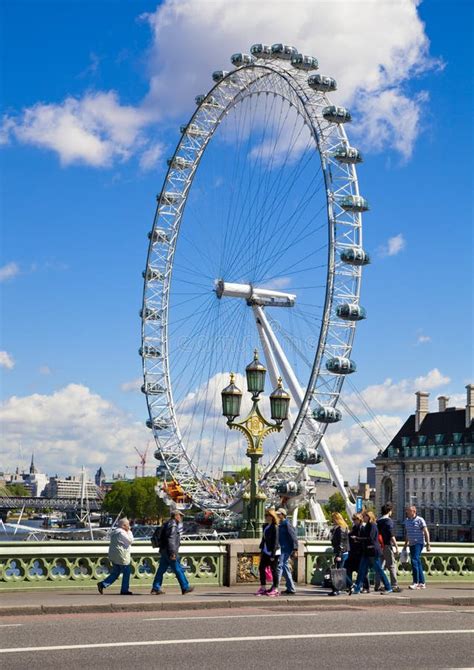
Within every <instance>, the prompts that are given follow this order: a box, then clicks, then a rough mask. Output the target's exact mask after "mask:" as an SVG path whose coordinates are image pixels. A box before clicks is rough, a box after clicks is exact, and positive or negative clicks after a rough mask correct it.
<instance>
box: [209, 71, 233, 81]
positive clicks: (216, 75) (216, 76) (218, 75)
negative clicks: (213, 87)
mask: <svg viewBox="0 0 474 670" xmlns="http://www.w3.org/2000/svg"><path fill="white" fill-rule="evenodd" d="M228 74H229V73H228V71H227V70H216V71H215V72H213V73H212V80H213V81H215V82H216V83H217V82H219V81H222V80H223V79H224V77H227V75H228Z"/></svg>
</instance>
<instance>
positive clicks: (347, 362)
mask: <svg viewBox="0 0 474 670" xmlns="http://www.w3.org/2000/svg"><path fill="white" fill-rule="evenodd" d="M356 369H357V366H356V364H355V363H354V361H351V359H350V358H345V357H344V356H334V358H330V359H329V360H328V361H327V362H326V370H328V371H329V372H334V374H336V375H350V374H351V373H352V372H355V371H356Z"/></svg>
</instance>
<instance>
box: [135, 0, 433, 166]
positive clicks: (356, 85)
mask: <svg viewBox="0 0 474 670" xmlns="http://www.w3.org/2000/svg"><path fill="white" fill-rule="evenodd" d="M418 4H419V0H399V1H398V2H374V1H364V2H362V1H357V2H347V1H346V0H333V2H331V3H329V2H323V1H321V0H313V1H312V2H298V3H293V4H292V6H291V9H290V8H289V5H288V2H286V0H272V1H271V2H270V0H262V1H261V2H258V3H255V2H252V3H249V2H239V3H230V2H227V1H226V0H214V1H213V2H206V3H203V2H201V1H200V0H167V1H166V2H164V3H162V4H161V5H159V6H158V8H157V9H156V11H155V12H154V13H150V14H146V15H144V18H146V19H147V20H148V22H149V23H150V26H151V27H152V30H153V33H154V43H153V46H152V49H151V52H150V77H151V84H150V93H149V95H148V97H147V100H146V101H145V105H146V106H150V107H158V109H159V110H160V112H161V114H162V115H163V116H168V117H169V116H176V115H178V114H187V113H189V110H190V107H191V105H190V100H191V99H192V97H193V96H194V95H195V94H196V93H200V92H204V91H206V90H208V88H209V83H210V74H211V72H212V71H213V70H215V69H219V68H225V69H230V67H231V66H230V64H229V58H230V55H231V54H232V53H233V52H235V51H248V49H249V48H250V45H251V44H252V43H254V42H265V43H267V44H272V43H273V42H275V41H277V40H278V39H281V38H282V37H283V39H284V40H285V41H286V42H287V43H290V44H294V45H295V46H296V47H297V48H298V49H299V50H300V51H301V52H304V53H307V54H311V55H315V56H316V57H318V59H319V61H320V69H321V72H323V73H324V74H329V75H331V76H334V77H335V78H336V80H337V81H338V89H339V90H338V92H337V93H336V94H335V95H334V96H333V98H334V100H335V101H338V102H341V103H343V104H347V105H350V106H352V107H353V108H354V110H355V111H356V113H357V114H356V116H359V122H358V123H359V125H358V126H356V128H355V129H356V131H357V132H358V134H359V135H360V140H361V143H362V145H363V147H369V148H374V149H376V150H381V149H382V148H383V149H384V150H386V148H387V146H392V147H393V148H395V149H396V150H397V151H399V152H400V153H401V154H402V155H403V156H404V157H408V156H409V155H410V153H411V151H412V148H413V143H414V141H415V140H416V137H417V135H418V133H419V131H420V110H421V108H422V105H423V102H424V101H425V99H426V96H425V95H424V94H418V95H415V96H413V97H410V96H409V95H408V94H407V93H406V92H405V89H404V85H405V83H406V82H407V81H409V80H410V79H411V78H412V77H413V76H415V75H419V74H421V73H423V72H426V71H428V70H430V69H432V68H433V67H435V66H438V65H439V63H437V62H435V61H434V60H433V59H431V58H430V56H429V41H428V39H427V37H426V35H425V32H424V24H423V23H422V21H421V20H420V18H419V16H418V13H417V6H418ZM249 11H250V12H251V17H252V18H251V21H249ZM177 44H185V45H186V48H185V49H177V48H176V45H177ZM191 63H192V65H191ZM176 82H179V86H177V85H176Z"/></svg>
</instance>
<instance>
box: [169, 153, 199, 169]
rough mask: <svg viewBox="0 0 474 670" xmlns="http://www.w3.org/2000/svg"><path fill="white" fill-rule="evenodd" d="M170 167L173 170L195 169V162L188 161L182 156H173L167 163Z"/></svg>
mask: <svg viewBox="0 0 474 670" xmlns="http://www.w3.org/2000/svg"><path fill="white" fill-rule="evenodd" d="M166 162H167V163H168V166H169V167H170V168H172V169H173V170H189V169H191V168H192V167H193V165H194V163H193V161H190V160H187V159H186V158H183V157H182V156H173V158H168V160H167V161H166Z"/></svg>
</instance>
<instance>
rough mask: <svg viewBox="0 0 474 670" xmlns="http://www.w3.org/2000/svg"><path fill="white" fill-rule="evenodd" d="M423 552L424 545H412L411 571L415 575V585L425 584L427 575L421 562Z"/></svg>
mask: <svg viewBox="0 0 474 670" xmlns="http://www.w3.org/2000/svg"><path fill="white" fill-rule="evenodd" d="M422 551H423V545H422V544H411V545H410V558H411V571H412V574H413V584H424V583H425V573H424V572H423V564H422V562H421V552H422Z"/></svg>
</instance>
